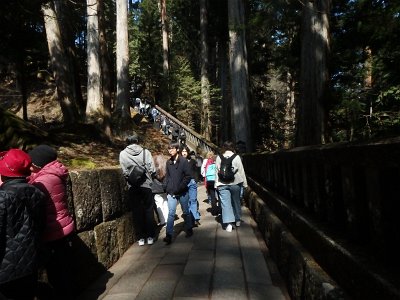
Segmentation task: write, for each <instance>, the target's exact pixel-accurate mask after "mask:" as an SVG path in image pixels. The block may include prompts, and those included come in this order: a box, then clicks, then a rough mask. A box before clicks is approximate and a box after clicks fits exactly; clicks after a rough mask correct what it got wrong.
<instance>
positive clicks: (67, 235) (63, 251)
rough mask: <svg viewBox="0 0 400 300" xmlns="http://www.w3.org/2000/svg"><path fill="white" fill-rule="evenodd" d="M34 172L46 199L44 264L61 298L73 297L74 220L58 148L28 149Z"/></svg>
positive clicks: (37, 185)
mask: <svg viewBox="0 0 400 300" xmlns="http://www.w3.org/2000/svg"><path fill="white" fill-rule="evenodd" d="M29 155H30V157H31V159H32V167H31V171H32V174H31V176H30V177H29V183H31V184H33V185H34V186H36V187H38V188H39V189H40V190H41V191H42V192H43V193H45V195H46V196H47V199H46V226H45V228H44V232H43V234H42V241H43V252H42V254H43V265H44V267H45V268H46V272H47V277H48V280H49V283H50V284H51V285H52V286H53V288H54V292H55V293H56V295H55V296H57V298H58V299H61V298H62V299H73V297H74V292H73V291H74V285H73V284H72V279H73V276H72V272H71V265H72V263H71V262H72V257H71V256H72V255H71V254H72V251H71V250H72V247H71V246H72V245H71V242H72V241H71V238H72V236H73V235H74V233H75V223H74V220H73V218H72V216H71V214H70V213H69V211H68V202H67V178H68V170H67V168H66V167H65V166H64V165H63V164H62V163H61V162H59V161H58V160H57V152H56V150H55V149H53V148H52V147H50V146H47V145H40V146H37V147H35V148H34V149H32V150H31V151H30V152H29Z"/></svg>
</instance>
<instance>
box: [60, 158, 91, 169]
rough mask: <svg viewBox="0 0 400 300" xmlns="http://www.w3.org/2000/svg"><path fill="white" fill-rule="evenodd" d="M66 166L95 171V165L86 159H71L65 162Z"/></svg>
mask: <svg viewBox="0 0 400 300" xmlns="http://www.w3.org/2000/svg"><path fill="white" fill-rule="evenodd" d="M66 165H67V166H69V167H73V168H84V169H95V168H96V164H95V163H94V162H93V161H91V160H89V159H87V158H73V159H71V160H69V161H67V162H66Z"/></svg>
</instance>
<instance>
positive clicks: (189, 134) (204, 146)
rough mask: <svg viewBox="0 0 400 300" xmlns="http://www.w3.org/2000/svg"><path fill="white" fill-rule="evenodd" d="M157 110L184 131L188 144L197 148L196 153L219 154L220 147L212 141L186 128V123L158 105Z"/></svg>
mask: <svg viewBox="0 0 400 300" xmlns="http://www.w3.org/2000/svg"><path fill="white" fill-rule="evenodd" d="M156 108H157V110H158V111H159V112H160V114H161V115H164V116H165V117H167V118H168V119H170V120H172V121H173V122H174V123H176V124H177V125H178V126H179V127H180V129H182V130H183V131H184V132H185V134H186V142H189V143H190V144H191V145H193V146H194V147H195V150H196V152H198V151H199V150H201V151H202V152H203V153H206V152H209V151H214V152H215V153H217V152H218V146H216V145H215V144H213V143H212V142H210V141H206V140H205V138H204V137H203V136H201V135H200V134H198V133H197V132H195V131H194V130H192V129H191V128H189V127H188V126H186V125H185V124H184V123H182V122H181V121H179V120H178V119H177V118H175V117H174V116H173V115H171V114H169V113H168V112H166V111H165V110H163V109H162V108H161V107H160V106H158V105H156Z"/></svg>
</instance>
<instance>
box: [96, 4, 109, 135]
mask: <svg viewBox="0 0 400 300" xmlns="http://www.w3.org/2000/svg"><path fill="white" fill-rule="evenodd" d="M103 1H104V0H99V5H98V14H99V43H100V62H101V63H100V65H101V75H102V77H101V81H102V88H103V89H102V92H103V104H104V121H103V129H104V133H105V134H106V135H107V136H108V137H109V138H111V135H112V134H111V95H112V84H111V82H112V80H111V60H110V56H109V51H108V48H107V40H106V30H105V16H104V2H103Z"/></svg>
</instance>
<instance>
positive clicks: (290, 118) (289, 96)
mask: <svg viewBox="0 0 400 300" xmlns="http://www.w3.org/2000/svg"><path fill="white" fill-rule="evenodd" d="M294 99H295V82H294V80H293V76H292V74H291V73H290V72H288V73H287V74H286V105H285V116H284V120H285V125H284V142H283V147H284V148H285V149H288V148H290V146H291V143H292V141H293V124H294V123H295V116H296V110H295V104H294Z"/></svg>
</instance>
